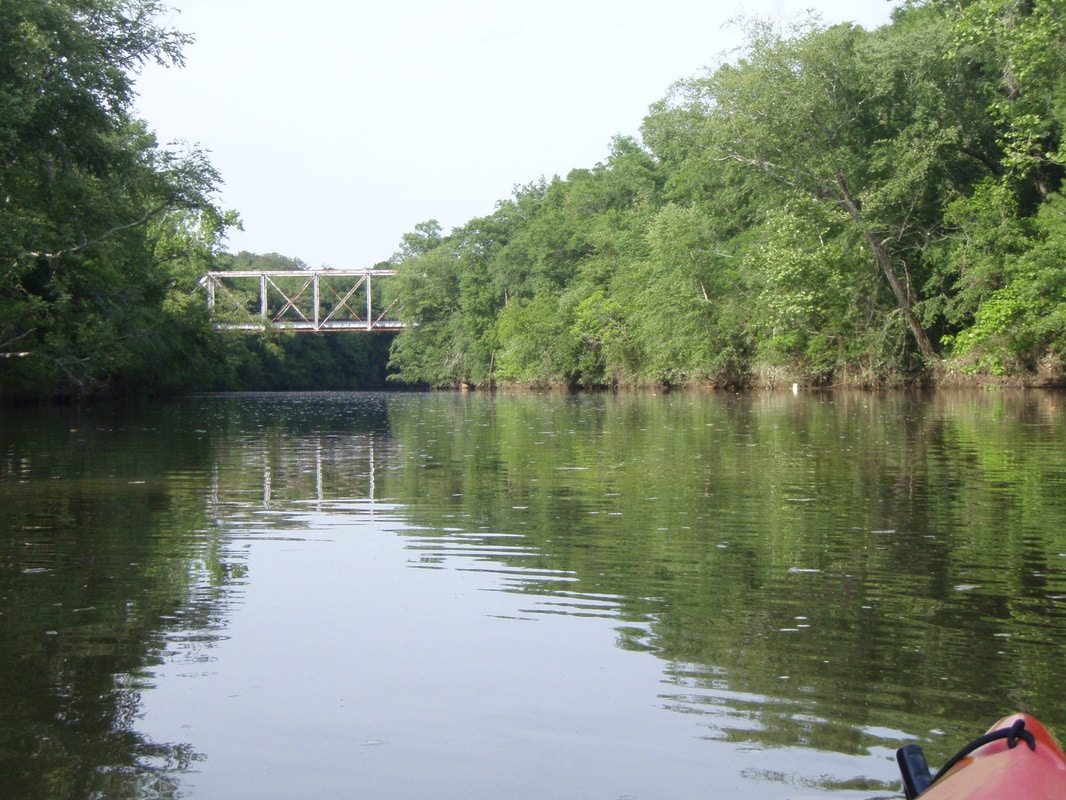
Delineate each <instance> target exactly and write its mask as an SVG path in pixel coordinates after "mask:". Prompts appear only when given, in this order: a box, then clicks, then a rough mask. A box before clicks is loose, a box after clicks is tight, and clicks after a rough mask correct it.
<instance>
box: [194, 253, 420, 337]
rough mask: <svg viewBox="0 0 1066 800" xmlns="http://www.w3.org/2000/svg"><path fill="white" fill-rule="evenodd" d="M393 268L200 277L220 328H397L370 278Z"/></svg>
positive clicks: (399, 324)
mask: <svg viewBox="0 0 1066 800" xmlns="http://www.w3.org/2000/svg"><path fill="white" fill-rule="evenodd" d="M395 274H396V271H395V270H391V269H363V270H344V269H322V270H233V271H229V272H208V273H207V274H206V275H204V277H203V278H201V279H200V285H201V286H203V287H204V288H205V289H206V290H207V307H208V309H209V310H210V311H211V314H212V317H213V318H214V320H215V322H214V326H215V329H216V330H220V331H266V330H287V331H302V332H308V333H315V332H321V331H365V332H374V331H397V330H400V329H401V328H403V327H405V325H404V323H403V322H400V321H399V320H396V319H390V317H389V314H390V312H391V311H392V307H393V305H395V301H393V303H391V304H389V305H387V306H386V307H385V308H383V309H382V308H378V307H376V306H375V303H374V292H373V285H372V280H373V278H375V277H387V276H391V275H395Z"/></svg>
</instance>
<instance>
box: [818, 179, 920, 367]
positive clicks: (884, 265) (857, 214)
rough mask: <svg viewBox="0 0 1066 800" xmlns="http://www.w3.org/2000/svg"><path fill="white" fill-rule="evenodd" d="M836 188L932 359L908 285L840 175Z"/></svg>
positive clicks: (918, 341)
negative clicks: (869, 225)
mask: <svg viewBox="0 0 1066 800" xmlns="http://www.w3.org/2000/svg"><path fill="white" fill-rule="evenodd" d="M837 186H838V187H839V189H840V196H841V200H842V201H843V203H844V208H845V209H847V212H848V214H849V215H850V216H851V218H852V219H853V220H855V222H857V223H858V224H859V226H860V227H861V228H862V235H863V238H864V239H866V244H868V245H869V246H870V250H871V252H872V253H873V255H874V260H875V261H877V266H879V267H880V268H881V272H882V273H884V276H885V279H886V280H887V281H888V285H889V286H890V287H891V288H892V294H893V295H895V297H896V303H897V304H898V305H899V310H900V311H901V312H902V314H903V319H904V320H906V322H907V326H908V327H909V328H910V329H911V334H912V335H913V336H914V341H915V342H916V343H917V345H918V349H919V350H920V351H921V353H922V355H923V356H925V357H926V358H927V359H932V358H933V357H934V356H935V355H936V354H935V353H934V352H933V344H932V342H930V341H929V336H928V334H926V332H925V329H924V328H923V327H922V326H921V323H919V322H918V318H917V317H915V316H914V303H913V301H912V299H911V298H912V297H913V296H914V293H913V291H912V290H911V287H910V285H909V284H908V285H906V286H904V285H903V283H902V282H901V281H900V279H899V276H898V275H897V274H896V268H895V266H894V265H893V264H892V256H890V255H889V254H888V251H887V250H886V249H885V246H884V244H882V242H881V240H880V239H878V238H877V237H876V236H875V235H874V233H873V231H870V230H868V229H867V228H866V226H865V224H864V220H863V217H862V211H861V210H860V209H859V204H858V203H857V202H855V198H853V197H852V196H851V192H849V191H848V185H847V183H846V182H845V180H844V177H843V176H842V175H837Z"/></svg>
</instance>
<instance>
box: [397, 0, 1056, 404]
mask: <svg viewBox="0 0 1066 800" xmlns="http://www.w3.org/2000/svg"><path fill="white" fill-rule="evenodd" d="M1063 11H1064V9H1063V8H1062V7H1061V3H1060V2H1057V1H1055V2H1047V3H1035V4H1034V3H1022V2H1017V1H1016V0H975V1H974V2H969V3H965V4H959V3H949V2H941V1H940V0H912V1H911V2H907V3H904V4H903V5H902V6H900V7H899V8H898V9H897V10H896V12H895V13H894V16H893V22H892V24H890V25H887V26H885V27H883V28H881V29H878V30H876V31H865V30H863V29H862V28H859V27H856V26H853V25H837V26H832V27H825V26H823V25H821V24H820V23H819V21H818V20H817V18H810V19H806V20H802V21H800V22H799V23H798V24H795V25H792V26H790V27H787V28H784V29H779V28H777V27H775V26H774V25H772V24H770V23H767V22H761V21H754V22H749V23H748V24H747V30H746V32H747V35H748V39H747V45H746V47H745V48H743V50H742V51H741V53H740V55H739V57H738V58H736V59H735V60H733V61H731V62H728V63H724V64H722V65H720V66H719V67H717V68H716V69H714V70H712V71H709V72H708V73H706V74H705V75H702V76H699V77H695V78H690V79H687V80H682V81H680V82H679V83H678V84H677V85H676V86H675V87H674V88H673V90H672V91H671V92H670V94H669V95H668V96H667V97H666V98H664V99H663V100H661V101H660V102H658V103H656V104H655V105H654V106H652V108H651V112H650V114H649V115H648V117H647V118H646V119H645V121H644V125H643V127H642V140H641V141H639V142H638V141H634V140H630V139H619V140H616V141H615V142H614V144H613V147H612V151H611V155H610V158H608V159H607V160H606V161H605V162H604V163H602V164H597V165H596V167H595V168H593V169H586V170H574V171H572V172H571V173H570V174H569V175H567V176H566V178H565V180H564V179H561V178H558V177H555V178H552V179H551V180H545V179H542V180H540V181H538V182H534V183H531V184H529V185H527V186H525V187H521V188H519V189H517V190H516V192H515V194H514V196H513V197H512V198H510V199H508V200H505V201H503V202H501V203H500V204H499V205H498V206H497V210H496V212H495V213H494V214H493V215H492V216H490V217H487V218H485V219H482V220H475V221H473V222H471V223H470V224H469V225H468V226H466V227H464V228H463V229H459V230H457V231H454V232H453V233H452V234H451V235H449V236H445V237H436V238H434V237H431V238H428V239H418V241H420V242H422V244H423V246H421V247H420V248H419V249H418V252H412V253H407V254H401V257H400V258H399V268H400V269H401V271H405V272H408V271H409V276H410V277H409V278H408V279H407V283H406V284H405V285H403V286H402V287H401V292H400V297H401V300H402V302H403V303H405V304H406V305H407V307H408V309H409V312H408V313H409V317H408V319H409V320H410V321H412V322H417V323H418V326H419V327H417V328H409V329H408V330H407V331H405V332H404V333H403V334H402V335H401V336H400V337H399V338H398V339H397V342H396V345H395V347H394V349H393V360H392V363H393V366H394V367H395V368H396V369H397V371H398V376H399V377H401V378H408V379H418V380H422V381H426V382H429V383H434V384H438V385H454V384H456V383H459V382H469V383H491V382H493V381H499V382H501V383H508V382H514V383H521V384H552V383H560V384H567V385H571V386H596V385H601V386H605V385H617V384H619V383H628V384H638V385H639V384H651V383H660V384H667V385H677V384H684V383H691V382H701V383H711V384H714V385H747V384H750V383H752V382H754V381H756V380H766V381H769V382H774V381H776V380H781V379H785V380H788V381H789V382H791V381H792V380H796V379H799V380H803V381H808V382H813V383H834V382H840V381H845V382H858V383H863V384H876V383H884V382H889V381H900V380H903V381H912V380H917V379H920V378H921V377H922V376H923V374H925V370H927V369H928V368H930V367H933V366H935V365H936V364H937V363H938V362H940V361H943V360H945V359H946V360H948V362H949V364H950V363H954V361H955V360H961V361H962V362H963V363H965V364H967V365H969V367H970V368H972V369H977V370H978V371H980V370H982V369H984V370H987V371H991V372H996V373H1011V374H1019V375H1035V374H1036V373H1037V372H1040V373H1041V374H1045V375H1050V374H1051V373H1052V372H1054V369H1055V366H1056V365H1060V366H1061V362H1062V355H1061V353H1062V329H1063V328H1062V319H1063V317H1064V316H1066V312H1063V311H1062V308H1063V304H1062V302H1063V301H1062V287H1061V279H1060V278H1059V275H1060V274H1061V269H1060V268H1059V267H1057V266H1056V265H1057V264H1060V263H1061V249H1062V245H1061V241H1062V239H1061V235H1060V233H1059V228H1060V227H1061V226H1060V225H1059V223H1058V222H1057V220H1058V216H1057V211H1056V209H1057V206H1058V204H1059V202H1060V201H1058V199H1057V192H1058V187H1059V183H1060V181H1061V177H1062V174H1063V169H1062V158H1061V147H1062V143H1061V128H1062V124H1061V123H1062V118H1063V109H1066V94H1064V93H1063V86H1064V85H1066V84H1064V83H1063V80H1062V77H1061V76H1062V75H1063V74H1066V69H1063V66H1064V65H1063V63H1062V59H1063V58H1064V54H1066V48H1064V47H1063V46H1062V44H1063V42H1064V40H1066V39H1064V37H1066V15H1064V14H1063ZM416 238H417V237H416ZM438 251H439V252H438ZM408 262H410V263H408ZM1049 370H1050V371H1049ZM785 376H787V378H786V377H785Z"/></svg>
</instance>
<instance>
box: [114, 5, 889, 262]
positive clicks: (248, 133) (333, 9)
mask: <svg viewBox="0 0 1066 800" xmlns="http://www.w3.org/2000/svg"><path fill="white" fill-rule="evenodd" d="M166 4H167V5H168V6H169V7H170V10H169V11H168V12H166V13H165V14H164V15H163V16H162V17H161V18H160V19H159V20H158V21H159V22H160V23H161V24H164V25H166V26H168V27H173V28H177V29H178V30H180V31H183V32H185V33H189V34H192V35H193V36H194V37H195V43H194V44H192V45H189V46H188V47H186V49H185V51H184V55H185V61H186V64H185V66H184V67H183V68H169V69H164V68H161V67H156V66H154V65H152V66H150V67H146V68H145V69H144V70H143V71H142V72H141V74H140V75H139V76H138V79H137V90H138V92H139V98H138V102H137V106H136V109H135V110H136V113H137V115H138V116H139V117H141V118H143V119H144V120H146V121H147V122H148V125H149V127H150V128H151V129H153V130H154V131H155V132H156V134H157V136H158V138H159V141H160V142H161V143H163V144H165V143H169V142H174V141H180V142H184V143H187V144H188V145H193V146H197V147H199V148H202V149H204V150H206V151H208V153H209V157H210V161H211V163H212V164H213V165H214V166H215V167H216V169H218V170H219V172H220V173H221V174H222V179H223V181H224V184H223V185H222V187H221V191H220V195H219V198H218V199H219V203H220V205H221V206H222V207H223V208H225V209H233V210H236V211H237V212H238V213H239V214H240V216H241V219H242V222H243V227H244V230H243V231H234V232H232V233H231V234H230V235H229V237H228V239H227V240H226V242H225V248H226V249H227V250H230V251H231V252H237V251H240V250H248V251H251V252H254V253H281V254H282V255H285V256H289V257H292V258H298V259H300V260H301V261H303V262H305V263H306V264H308V265H309V266H311V267H333V268H338V269H340V268H349V269H362V268H367V267H372V266H374V265H375V264H377V263H379V262H382V261H385V260H387V259H389V258H390V257H391V256H392V255H393V254H394V253H395V252H396V251H397V250H398V249H399V245H400V242H401V240H402V236H403V235H404V234H405V233H409V232H411V231H413V230H414V228H415V226H416V225H417V224H419V223H421V222H425V221H428V220H437V221H438V222H439V224H440V225H441V227H442V229H443V231H444V232H445V233H447V232H449V231H450V230H451V229H453V228H456V227H460V226H462V225H464V224H465V223H466V222H468V221H470V220H471V219H474V218H476V217H481V216H486V215H489V214H491V213H492V212H493V211H494V210H495V208H496V205H497V203H498V202H500V201H502V200H506V199H507V198H508V197H510V196H511V195H512V193H513V191H514V189H515V187H516V186H523V185H526V184H529V183H532V182H534V181H537V180H539V179H540V178H541V177H544V178H547V179H551V178H552V177H553V176H555V175H558V176H560V177H565V176H566V175H567V173H569V172H570V170H572V169H590V168H592V167H594V166H595V165H596V164H597V163H599V162H603V161H605V160H606V159H607V157H608V155H609V153H610V147H611V140H612V139H613V138H614V137H615V136H619V135H622V136H639V131H640V125H641V122H642V121H643V119H644V117H645V116H646V115H647V113H648V109H649V106H651V105H652V104H653V103H655V102H656V101H658V100H661V99H662V98H664V97H665V96H666V95H667V94H668V92H669V90H670V87H671V86H672V85H673V84H674V83H675V82H676V81H678V80H680V79H683V78H687V77H691V76H694V75H697V74H699V73H700V72H701V71H703V70H705V69H706V68H709V67H713V66H714V65H715V64H718V63H720V62H721V61H722V60H723V58H726V59H727V58H728V54H729V52H730V51H731V50H733V49H735V48H736V47H737V45H738V44H740V42H741V41H742V40H743V35H742V32H741V29H740V27H738V25H736V24H731V22H730V21H731V20H734V21H735V20H737V19H739V18H744V17H755V18H762V19H767V18H768V19H772V20H780V21H788V20H794V19H797V18H799V17H801V16H802V15H803V14H805V12H806V11H807V10H814V11H816V12H817V13H818V14H820V16H821V18H822V20H823V21H824V22H827V23H835V22H843V21H850V22H856V23H858V24H860V25H862V26H863V27H866V28H875V27H877V26H879V25H883V24H885V23H887V22H888V21H889V17H890V14H891V11H892V9H893V7H895V6H897V5H899V2H896V1H894V0H744V2H740V1H739V0H377V1H376V2H369V0H166Z"/></svg>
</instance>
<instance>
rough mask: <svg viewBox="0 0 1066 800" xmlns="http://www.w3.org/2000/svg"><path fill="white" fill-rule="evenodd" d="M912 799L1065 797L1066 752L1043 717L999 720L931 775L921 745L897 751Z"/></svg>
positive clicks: (1053, 799)
mask: <svg viewBox="0 0 1066 800" xmlns="http://www.w3.org/2000/svg"><path fill="white" fill-rule="evenodd" d="M896 760H897V761H898V762H899V767H900V772H901V773H902V774H903V789H904V792H905V794H906V796H907V798H908V800H914V798H916V797H921V798H922V800H1008V799H1009V800H1066V754H1063V752H1062V749H1061V748H1060V747H1059V745H1058V744H1057V743H1056V742H1055V739H1054V737H1053V736H1052V735H1051V734H1050V733H1049V732H1048V729H1047V728H1045V727H1044V726H1043V725H1042V724H1040V722H1039V721H1038V720H1036V719H1035V718H1034V717H1031V716H1029V715H1028V714H1015V715H1014V716H1011V717H1005V718H1003V719H1001V720H1000V721H999V722H997V723H996V724H995V725H993V726H992V728H991V729H990V730H989V731H988V733H986V734H985V735H984V736H982V737H980V738H979V739H976V740H974V741H973V742H971V743H970V744H969V745H967V746H966V747H964V748H963V749H962V751H961V752H960V753H959V754H958V755H957V756H955V757H954V758H952V759H951V760H950V761H949V762H948V763H947V764H945V765H944V767H943V769H941V770H940V771H939V772H938V773H937V774H936V775H935V776H933V775H930V773H929V767H928V766H927V765H926V763H925V757H924V756H923V755H922V751H921V748H919V747H918V746H917V745H907V746H906V747H901V748H900V749H899V750H898V751H897V752H896Z"/></svg>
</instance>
